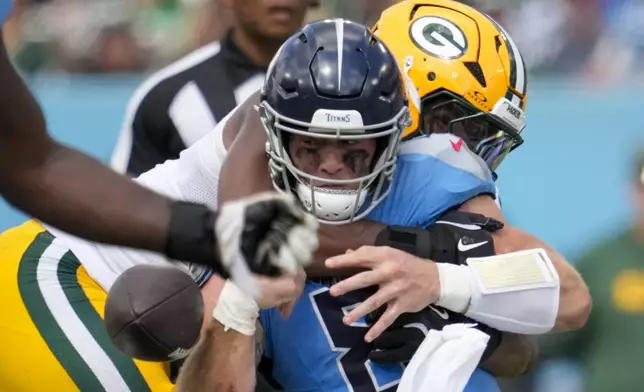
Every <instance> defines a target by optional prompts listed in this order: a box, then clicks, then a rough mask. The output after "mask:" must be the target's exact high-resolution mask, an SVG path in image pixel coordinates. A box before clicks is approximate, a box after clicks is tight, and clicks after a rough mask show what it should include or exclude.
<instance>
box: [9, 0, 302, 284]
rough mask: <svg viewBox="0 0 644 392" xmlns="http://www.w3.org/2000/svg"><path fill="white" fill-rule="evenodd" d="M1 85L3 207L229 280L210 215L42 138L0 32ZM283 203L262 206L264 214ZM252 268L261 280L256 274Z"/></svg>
mask: <svg viewBox="0 0 644 392" xmlns="http://www.w3.org/2000/svg"><path fill="white" fill-rule="evenodd" d="M11 10H12V2H11V1H10V0H0V23H2V22H4V20H5V19H6V17H8V15H9V14H10V13H11ZM0 85H1V86H2V94H1V95H0V195H1V196H2V197H3V198H4V199H5V200H7V201H8V202H9V203H11V204H12V205H14V206H15V207H17V208H19V209H21V210H23V211H25V212H27V213H29V214H31V215H33V216H36V217H37V218H38V219H40V220H42V221H44V222H47V223H49V224H51V225H54V226H56V227H59V228H61V229H64V230H66V231H68V232H70V233H73V234H76V235H78V236H81V237H84V238H88V239H91V240H95V241H101V242H104V243H111V244H115V245H121V246H131V247H137V248H141V249H148V250H152V251H156V252H161V253H164V254H165V255H167V256H168V257H170V258H175V259H179V260H187V261H198V262H200V263H205V264H210V265H211V266H212V267H213V268H214V270H215V271H217V272H222V273H224V274H225V273H226V272H227V267H226V266H224V265H222V261H221V260H219V257H218V254H219V249H218V247H217V245H216V244H217V240H216V238H215V237H216V232H217V230H216V228H215V225H214V223H215V222H216V221H217V219H218V214H217V213H216V212H215V211H213V210H211V209H209V208H207V207H205V206H203V205H199V204H193V203H185V202H173V201H172V200H170V199H168V198H165V197H161V196H159V195H158V194H156V193H154V192H151V191H150V190H148V189H145V188H144V187H142V186H139V185H137V184H135V183H133V182H132V181H131V180H129V179H128V178H125V177H123V176H120V175H118V174H116V173H114V172H113V171H112V170H110V169H108V168H106V167H104V166H102V165H101V164H100V163H99V162H97V161H96V160H94V159H92V158H90V157H89V156H87V155H85V154H83V153H81V152H79V151H77V150H74V149H72V148H69V147H66V146H63V145H61V144H59V143H57V142H56V141H55V140H53V139H52V138H51V137H50V136H49V135H48V133H47V128H46V122H45V118H44V116H43V113H42V110H41V109H40V107H39V105H38V103H37V102H36V100H35V99H34V97H33V96H32V94H31V93H30V91H29V89H27V87H26V86H25V83H24V82H23V80H22V79H21V77H20V76H19V75H18V73H17V72H16V70H15V69H14V67H13V65H12V63H11V60H10V59H9V56H8V54H7V51H6V48H5V47H4V43H3V40H2V34H1V32H0ZM284 203H285V201H284V200H280V199H275V200H270V199H263V200H262V201H261V202H260V204H261V205H264V206H265V207H266V208H274V207H278V206H282V205H283V204H284ZM248 207H251V209H249V210H247V209H238V210H237V211H238V212H239V215H238V218H240V219H241V218H242V217H243V212H244V211H246V212H248V211H253V208H252V207H253V205H252V204H248ZM279 208H281V207H279ZM282 210H283V211H284V214H285V215H283V216H282V218H288V215H289V212H288V211H289V207H284V208H283V209H282ZM292 210H293V211H296V209H294V208H293V209H292ZM229 211H231V210H229ZM255 217H256V218H260V216H259V215H256V216H255ZM267 218H270V219H273V218H278V216H274V217H271V216H265V217H264V219H267ZM270 219H269V221H268V222H270ZM278 220H279V219H278ZM229 262H230V260H229ZM250 268H251V269H253V270H254V271H255V272H259V273H261V272H262V268H260V266H256V265H254V264H251V265H250Z"/></svg>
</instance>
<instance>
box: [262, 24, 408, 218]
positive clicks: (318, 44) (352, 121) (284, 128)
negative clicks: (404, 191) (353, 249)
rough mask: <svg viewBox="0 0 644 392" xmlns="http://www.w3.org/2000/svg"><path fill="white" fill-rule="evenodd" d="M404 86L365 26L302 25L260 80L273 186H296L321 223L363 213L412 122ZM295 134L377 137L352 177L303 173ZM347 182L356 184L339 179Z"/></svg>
mask: <svg viewBox="0 0 644 392" xmlns="http://www.w3.org/2000/svg"><path fill="white" fill-rule="evenodd" d="M405 91H406V89H405V85H404V79H403V76H402V74H401V71H400V68H399V66H398V63H397V61H396V59H395V58H394V56H393V55H392V53H391V52H390V51H389V49H387V47H386V46H385V45H384V44H383V43H382V41H380V39H378V38H377V37H376V36H374V35H373V34H372V33H371V31H370V30H369V28H368V27H366V26H363V25H360V24H357V23H353V22H350V21H346V20H343V19H332V20H324V21H319V22H314V23H311V24H308V25H306V26H305V27H304V28H303V29H302V31H300V32H298V33H296V34H295V35H294V36H292V37H291V38H289V39H288V40H287V41H286V42H285V43H284V45H283V46H282V47H281V48H280V50H279V51H278V52H277V54H276V55H275V58H274V59H273V61H272V63H271V64H270V66H269V68H268V72H267V75H266V80H265V82H264V85H263V87H262V94H261V103H260V107H259V111H260V116H261V118H262V122H263V124H264V127H265V128H266V131H267V133H268V142H267V146H266V149H267V153H268V157H269V166H270V169H271V177H272V179H273V184H274V186H275V188H276V189H277V190H278V191H282V192H289V193H290V192H292V193H295V194H296V195H297V197H298V198H299V200H300V201H301V202H302V204H303V205H304V207H305V208H306V209H308V210H309V211H310V212H311V213H312V214H313V215H314V216H316V217H317V218H318V220H320V221H321V222H324V223H330V224H342V223H349V222H352V221H354V220H357V219H361V218H363V217H365V216H366V215H367V214H368V213H369V212H370V211H371V210H373V208H374V207H375V206H376V205H377V204H378V203H380V202H381V201H382V200H383V199H384V198H385V197H386V196H387V195H388V193H389V192H390V190H391V183H392V180H393V175H394V171H395V167H396V165H395V163H396V153H397V149H398V143H399V141H400V139H401V137H402V132H403V130H404V129H405V128H406V127H407V126H408V125H409V124H410V122H411V120H410V117H409V111H408V108H407V97H406V95H405ZM294 134H298V135H304V136H307V137H310V138H321V139H326V140H328V139H334V140H342V141H352V140H353V141H358V140H364V139H374V140H376V141H377V144H376V145H377V149H376V156H375V159H374V164H372V166H371V167H370V169H371V170H370V172H369V173H368V174H367V175H364V176H360V177H358V178H355V179H342V180H339V179H329V178H321V177H318V176H314V175H311V174H308V173H305V172H304V171H302V170H299V169H298V168H296V167H295V166H294V165H293V162H292V160H291V157H290V156H289V152H288V145H289V144H288V140H289V138H290V137H292V136H293V135H294ZM316 183H324V184H330V186H329V187H328V188H324V187H318V186H315V184H316ZM347 184H351V186H352V188H353V187H355V188H356V189H351V190H348V189H341V187H339V186H340V185H344V186H345V188H346V186H347ZM333 185H335V186H333Z"/></svg>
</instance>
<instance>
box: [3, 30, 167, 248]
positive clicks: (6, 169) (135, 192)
mask: <svg viewBox="0 0 644 392" xmlns="http://www.w3.org/2000/svg"><path fill="white" fill-rule="evenodd" d="M0 41H2V40H1V39H0ZM0 86H2V94H0V193H1V194H2V196H3V197H4V198H5V199H6V200H7V201H8V202H9V203H11V204H12V205H14V206H15V207H17V208H19V209H21V210H23V211H25V212H27V213H29V214H31V215H33V216H35V217H36V218H38V219H40V220H42V221H44V222H45V223H48V224H50V225H52V226H55V227H58V228H60V229H61V230H64V231H67V232H69V233H71V234H74V235H77V236H80V237H84V238H87V239H90V240H93V241H99V242H106V243H111V244H115V245H123V246H131V247H136V248H143V249H147V250H153V251H158V252H164V251H165V250H166V245H167V240H168V235H169V227H170V220H171V210H172V208H171V207H172V202H171V201H170V200H169V199H166V198H164V197H161V196H159V195H157V194H156V193H154V192H152V191H150V190H147V189H145V188H143V187H141V186H139V185H137V184H135V183H133V182H132V181H130V180H129V179H128V178H126V177H122V176H120V175H118V174H116V173H114V172H113V171H112V170H110V169H108V168H106V167H104V166H103V165H101V164H100V163H99V162H97V161H96V160H94V159H92V158H90V157H89V156H87V155H85V154H83V153H81V152H79V151H76V150H74V149H71V148H68V147H65V146H63V145H60V144H58V143H57V142H56V141H54V140H53V139H52V138H51V137H50V136H49V135H48V134H47V129H46V122H45V118H44V116H43V113H42V111H41V109H40V107H39V105H38V103H37V102H36V100H35V99H34V97H33V95H32V94H31V93H30V91H29V89H28V88H27V86H26V85H25V83H24V82H23V80H22V78H21V77H20V76H19V75H18V73H17V72H16V70H15V69H14V68H13V66H12V64H11V61H10V59H9V57H8V54H7V51H6V49H5V47H4V44H3V43H2V42H0Z"/></svg>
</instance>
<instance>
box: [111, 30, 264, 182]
mask: <svg viewBox="0 0 644 392" xmlns="http://www.w3.org/2000/svg"><path fill="white" fill-rule="evenodd" d="M265 72H266V69H265V68H263V67H258V66H257V65H255V64H254V63H253V62H252V61H251V60H250V59H249V58H248V57H247V56H246V55H244V54H243V53H242V52H241V50H240V49H239V48H238V47H237V45H236V44H235V43H234V42H233V39H232V34H231V32H230V31H229V32H228V34H227V35H226V37H225V38H224V39H223V40H221V41H218V42H213V43H211V44H208V45H206V46H203V47H201V48H199V49H197V50H195V51H194V52H192V53H190V54H188V55H186V56H185V57H183V58H181V59H180V60H178V61H176V62H174V63H172V64H170V65H169V66H167V67H165V68H163V69H161V70H160V71H158V72H156V73H154V74H153V75H152V76H150V77H149V78H148V79H147V80H146V81H145V82H143V84H142V85H141V86H140V87H139V88H138V89H137V90H136V91H135V93H134V95H133V97H132V98H131V100H130V103H129V105H128V108H127V112H126V117H125V122H124V125H123V129H122V131H121V135H120V137H119V140H118V142H117V146H116V149H115V151H114V154H113V156H112V167H113V168H114V169H115V170H116V171H118V172H121V173H127V174H129V175H132V176H137V175H139V174H141V173H144V172H146V171H148V170H150V169H152V168H153V167H154V166H155V165H157V164H159V163H162V162H164V161H166V160H167V159H176V158H178V157H179V153H180V152H181V151H183V150H184V149H185V148H187V147H189V146H190V145H192V144H193V143H194V142H196V141H197V140H199V139H200V138H201V137H202V136H203V135H205V134H206V133H207V132H209V131H211V130H212V129H213V128H214V127H215V125H216V124H217V122H218V121H219V120H221V119H222V118H224V117H225V116H226V114H228V112H229V111H231V110H232V109H233V108H235V106H237V104H239V103H241V102H243V101H244V100H245V99H246V98H247V97H248V96H250V95H251V94H252V93H254V92H255V91H257V89H258V88H259V87H260V86H261V84H262V82H263V80H264V75H265Z"/></svg>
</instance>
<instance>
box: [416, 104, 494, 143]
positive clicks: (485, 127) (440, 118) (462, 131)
mask: <svg viewBox="0 0 644 392" xmlns="http://www.w3.org/2000/svg"><path fill="white" fill-rule="evenodd" d="M427 109H428V110H424V111H423V123H422V124H421V127H422V129H423V130H424V131H426V132H427V133H448V132H449V133H452V134H454V135H455V136H458V137H460V138H461V139H463V141H464V142H465V144H467V146H468V147H469V148H470V149H471V150H472V151H475V150H476V147H477V146H478V144H479V143H480V142H481V141H482V140H484V139H486V138H488V137H490V136H492V135H491V134H494V133H496V132H495V131H492V130H490V127H489V124H487V123H485V122H484V121H483V120H482V119H471V120H463V121H454V120H457V119H460V118H463V117H466V116H468V114H469V113H466V112H464V111H462V110H461V109H460V108H459V107H458V106H457V105H456V104H446V105H445V106H441V107H439V108H437V109H434V110H431V109H430V108H427ZM452 121H454V122H452ZM450 123H451V125H450Z"/></svg>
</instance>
